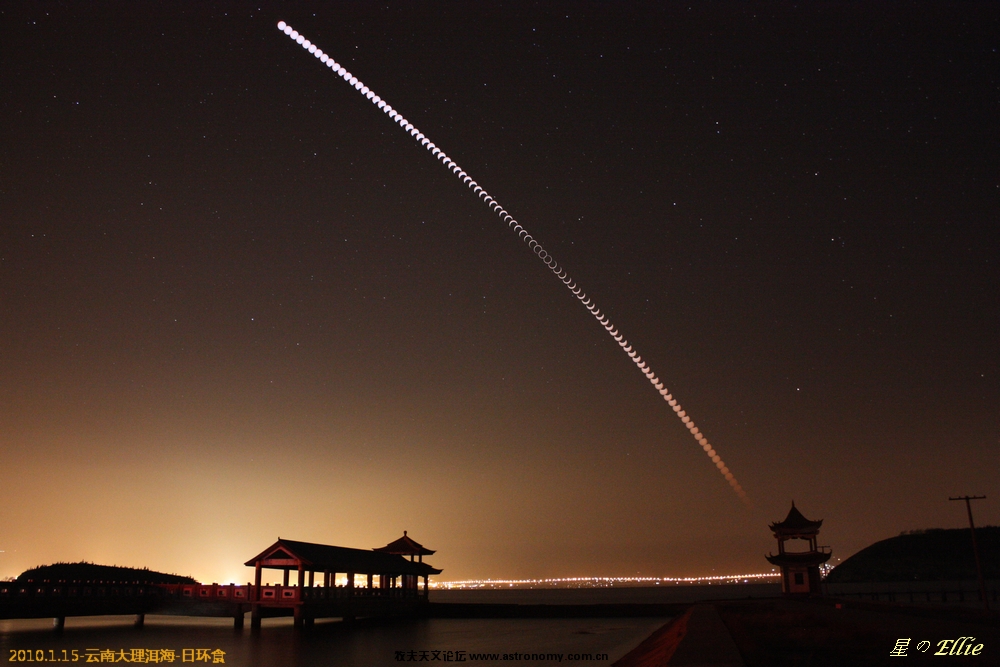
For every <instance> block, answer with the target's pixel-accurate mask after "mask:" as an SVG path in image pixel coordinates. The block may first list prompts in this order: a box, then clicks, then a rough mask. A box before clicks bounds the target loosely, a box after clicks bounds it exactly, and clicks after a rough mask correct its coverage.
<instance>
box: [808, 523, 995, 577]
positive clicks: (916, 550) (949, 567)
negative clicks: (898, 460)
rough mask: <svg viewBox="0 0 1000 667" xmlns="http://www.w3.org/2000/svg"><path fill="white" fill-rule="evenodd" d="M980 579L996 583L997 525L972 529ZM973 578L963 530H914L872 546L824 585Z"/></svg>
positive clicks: (840, 567) (967, 538) (969, 541)
mask: <svg viewBox="0 0 1000 667" xmlns="http://www.w3.org/2000/svg"><path fill="white" fill-rule="evenodd" d="M976 542H978V543H979V556H980V559H981V561H982V566H983V577H984V578H986V579H1000V526H983V527H982V528H976ZM965 579H969V580H974V579H976V559H975V555H974V554H973V551H972V536H971V534H970V532H969V529H968V528H931V529H928V530H914V531H910V532H907V533H903V534H902V535H897V536H896V537H890V538H889V539H887V540H882V541H881V542H876V543H875V544H873V545H871V546H869V547H866V548H864V549H862V550H861V551H859V552H858V553H856V554H854V555H853V556H851V557H850V558H848V559H847V560H845V561H844V562H842V563H841V564H840V565H838V566H837V567H835V568H833V570H831V571H830V574H829V575H827V577H826V581H828V582H830V583H837V584H841V583H853V582H867V581H887V582H888V581H959V580H965Z"/></svg>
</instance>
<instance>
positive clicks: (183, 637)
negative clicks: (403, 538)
mask: <svg viewBox="0 0 1000 667" xmlns="http://www.w3.org/2000/svg"><path fill="white" fill-rule="evenodd" d="M777 590H778V588H777V586H776V585H774V584H749V585H718V586H663V587H655V588H618V587H616V588H602V589H532V590H523V589H521V590H476V591H432V592H431V600H432V601H434V602H484V603H489V602H493V603H514V604H517V603H521V604H596V603H628V602H633V603H654V602H663V603H669V602H691V601H695V600H701V599H723V598H746V597H748V596H752V597H769V596H771V595H775V594H776V591H777ZM132 619H133V617H122V616H118V617H115V616H109V617H86V618H67V619H66V627H65V630H64V631H63V632H62V633H60V634H56V633H54V632H53V631H52V621H51V619H35V620H16V621H0V661H2V662H10V661H11V658H14V660H15V661H17V658H18V657H20V658H22V659H25V661H26V659H27V658H28V652H29V651H30V653H31V657H32V658H33V660H32V662H37V661H38V660H37V658H38V657H42V658H44V660H45V661H50V660H51V659H53V658H54V659H55V660H56V661H61V660H62V658H63V657H64V656H65V657H66V658H67V660H70V661H71V660H72V657H73V655H74V654H73V651H74V650H75V651H76V652H77V653H76V655H77V656H78V662H79V663H80V664H84V663H85V662H86V661H87V655H88V653H90V654H94V655H97V656H98V657H99V656H100V654H101V652H105V653H104V655H105V661H106V662H118V663H123V662H127V661H129V660H128V659H130V658H133V657H138V658H139V660H138V661H140V662H145V661H147V660H149V659H150V657H152V658H153V659H155V660H159V661H161V662H162V661H164V660H165V659H167V658H169V657H170V654H169V653H163V652H162V650H163V649H166V650H168V651H173V655H174V663H176V664H184V663H185V658H188V660H186V662H189V663H191V664H219V663H217V662H215V660H216V659H217V658H218V657H221V658H222V659H223V660H224V663H222V664H226V665H238V666H239V667H276V666H285V665H288V666H296V667H297V666H301V667H319V666H321V665H322V666H333V665H335V666H337V667H381V666H389V665H401V664H406V663H410V662H412V663H416V662H424V663H426V664H428V665H434V664H441V665H444V664H445V663H446V662H467V663H474V664H476V665H481V666H488V665H516V664H526V665H545V664H557V663H558V662H560V660H557V659H556V658H557V657H558V656H561V662H564V663H571V664H577V665H583V664H586V665H609V664H611V663H613V662H614V661H615V660H617V659H618V658H620V657H621V656H623V655H625V654H626V653H628V652H629V651H630V650H632V649H633V648H634V647H635V646H637V645H638V644H639V643H640V642H642V640H643V639H645V638H646V637H648V636H649V635H650V634H652V633H653V632H654V631H655V630H656V629H657V628H659V627H661V626H662V625H663V624H664V623H666V622H667V621H668V620H669V618H667V617H660V618H608V619H601V618H583V619H425V620H396V621H378V622H366V621H359V622H357V623H355V624H353V625H352V626H346V625H344V624H342V623H340V622H339V621H337V620H329V621H323V620H318V621H316V625H315V626H314V627H312V628H309V629H307V630H305V631H296V630H295V629H293V628H292V621H291V619H289V618H282V619H265V620H264V622H263V627H262V631H261V632H260V634H257V635H254V634H251V633H250V630H249V622H247V624H246V627H245V628H244V629H243V630H239V631H238V630H234V629H233V627H232V626H233V622H232V620H231V619H209V618H188V617H172V616H147V617H146V624H145V627H144V628H142V629H136V628H133V627H132V626H131V621H132ZM133 649H136V650H135V651H133ZM199 649H203V650H204V651H203V652H200V653H199V652H198V650H199ZM140 650H141V651H140ZM185 650H187V651H189V652H188V653H185ZM63 651H65V653H63ZM39 652H41V653H39ZM483 653H485V654H491V653H497V654H501V655H502V654H508V655H509V654H520V655H519V656H518V657H517V658H515V659H514V660H494V659H484V658H483V657H482V656H478V654H483ZM581 656H590V659H581ZM604 656H606V657H604ZM109 657H110V658H113V660H108V658H109ZM199 658H200V659H199ZM448 658H451V659H450V660H448ZM461 658H464V660H461ZM474 658H475V659H474ZM132 661H133V662H135V661H137V660H132Z"/></svg>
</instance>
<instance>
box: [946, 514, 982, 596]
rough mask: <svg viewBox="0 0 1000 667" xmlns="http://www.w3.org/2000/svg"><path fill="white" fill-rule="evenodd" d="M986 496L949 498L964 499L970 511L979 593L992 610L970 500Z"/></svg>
mask: <svg viewBox="0 0 1000 667" xmlns="http://www.w3.org/2000/svg"><path fill="white" fill-rule="evenodd" d="M985 497H986V496H959V497H958V498H948V500H964V501H965V509H966V510H968V512H969V530H970V531H971V532H972V551H973V552H974V553H975V554H976V574H977V575H979V595H981V596H982V598H983V606H984V607H985V608H986V611H989V610H990V601H989V600H988V599H987V598H986V583H985V582H984V581H983V564H982V562H981V561H980V560H979V545H978V544H976V526H975V524H974V523H972V504H971V503H970V502H969V501H970V500H982V499H983V498H985Z"/></svg>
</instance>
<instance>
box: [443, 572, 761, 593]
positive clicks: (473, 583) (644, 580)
mask: <svg viewBox="0 0 1000 667" xmlns="http://www.w3.org/2000/svg"><path fill="white" fill-rule="evenodd" d="M780 578H781V574H780V573H778V572H766V573H754V574H726V575H713V576H710V577H562V578H554V579H466V580H463V581H432V582H430V587H431V588H438V589H443V590H463V589H472V588H608V587H612V586H637V585H652V586H658V585H661V584H674V585H681V584H689V585H695V586H697V585H707V584H715V583H721V584H749V583H762V582H763V583H766V582H770V581H776V580H778V579H780Z"/></svg>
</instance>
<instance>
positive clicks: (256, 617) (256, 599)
mask: <svg viewBox="0 0 1000 667" xmlns="http://www.w3.org/2000/svg"><path fill="white" fill-rule="evenodd" d="M252 602H253V604H252V605H251V607H250V629H251V630H260V561H257V562H256V563H255V567H254V587H253V598H252Z"/></svg>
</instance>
